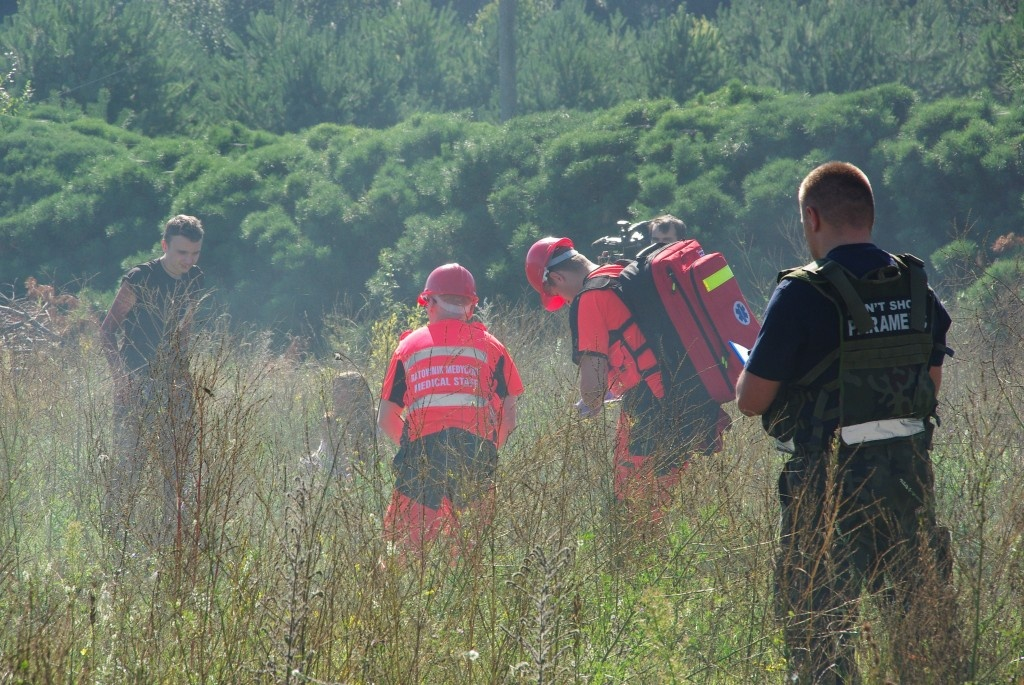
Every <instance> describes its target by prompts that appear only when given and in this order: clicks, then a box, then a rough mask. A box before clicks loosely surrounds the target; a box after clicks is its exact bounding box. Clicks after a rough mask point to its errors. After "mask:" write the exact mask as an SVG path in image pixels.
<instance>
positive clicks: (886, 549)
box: [775, 431, 960, 684]
mask: <svg viewBox="0 0 1024 685" xmlns="http://www.w3.org/2000/svg"><path fill="white" fill-rule="evenodd" d="M929 433H930V431H929ZM928 449H929V438H928V437H925V434H922V435H921V436H915V437H913V438H909V439H902V440H899V441H895V442H889V443H886V444H877V445H872V446H869V447H865V446H861V447H859V448H857V449H853V448H846V447H843V448H840V449H837V450H836V451H835V452H825V453H822V452H813V451H807V450H803V449H800V448H799V447H798V449H797V451H796V453H795V454H794V455H793V457H792V458H791V459H790V460H789V461H788V462H787V463H786V465H785V467H784V469H783V471H782V473H781V475H780V477H779V499H780V504H781V508H782V516H781V536H780V549H779V555H778V559H777V564H776V577H775V584H776V613H777V616H778V618H779V619H780V621H781V622H782V624H783V627H784V632H785V640H786V647H787V651H788V657H789V660H790V666H791V670H792V675H791V678H790V682H794V683H815V684H817V683H859V682H863V680H862V677H861V673H860V669H859V668H858V665H857V661H856V659H855V650H854V647H855V644H856V638H857V637H858V635H859V634H860V633H861V632H862V629H863V628H865V627H867V630H868V631H871V628H870V627H869V626H866V624H864V625H858V613H859V612H858V608H859V600H860V597H861V595H862V593H863V592H865V591H867V592H870V593H872V595H873V597H874V598H875V599H876V600H877V601H878V603H879V607H880V613H881V614H882V616H883V617H884V627H885V630H886V632H887V633H888V637H889V645H890V649H889V650H888V654H889V656H890V660H891V668H892V670H894V671H895V672H896V675H897V677H898V678H899V681H900V682H903V683H928V682H936V683H951V682H955V679H956V672H957V671H956V669H957V668H958V663H959V661H958V655H959V653H960V646H959V636H958V634H957V629H956V611H955V599H954V596H953V591H952V572H953V567H952V556H951V543H950V535H949V531H948V530H947V529H945V528H942V527H940V526H938V525H937V524H936V519H935V483H934V475H933V471H932V464H931V460H930V458H929V454H928ZM862 637H863V636H862ZM868 637H870V635H869V636H868ZM876 675H877V674H876ZM875 679H876V678H871V681H873V680H875Z"/></svg>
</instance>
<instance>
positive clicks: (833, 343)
mask: <svg viewBox="0 0 1024 685" xmlns="http://www.w3.org/2000/svg"><path fill="white" fill-rule="evenodd" d="M826 256H827V257H828V258H829V259H831V260H834V261H836V262H838V263H839V264H841V265H842V266H844V267H846V268H847V269H849V270H850V271H851V272H852V273H853V274H854V275H855V276H857V277H863V276H864V275H866V274H867V273H869V272H871V271H872V270H875V269H879V268H881V267H885V266H890V265H892V264H894V262H893V260H892V257H891V256H890V255H889V253H888V252H885V251H884V250H881V249H880V248H878V247H876V246H875V245H873V244H871V243H858V244H853V245H841V246H839V247H836V248H835V249H833V250H832V251H830V252H829V253H828V255H826ZM935 305H936V306H935V317H936V318H935V321H934V322H933V323H932V336H933V339H934V341H935V343H936V348H935V352H933V354H932V358H931V360H930V364H931V366H941V365H942V362H943V359H944V357H945V355H944V354H943V353H942V350H943V349H945V344H946V333H947V331H948V330H949V327H950V318H949V314H948V313H947V312H946V310H945V308H944V307H943V306H942V303H941V302H938V301H937V300H936V303H935ZM839 342H840V341H839V313H838V312H837V311H836V307H835V305H834V304H833V303H832V301H831V300H829V299H828V298H827V297H825V296H824V295H823V294H821V293H820V292H819V291H818V290H817V289H816V288H815V287H814V286H813V285H811V284H809V283H805V282H803V281H799V280H789V279H787V280H784V281H782V282H781V283H779V285H778V286H777V287H776V288H775V292H774V293H773V294H772V297H771V300H769V302H768V307H767V309H765V313H764V317H763V320H762V323H761V332H760V334H759V335H758V337H757V342H756V343H755V344H754V349H753V350H752V351H751V353H750V359H748V360H747V363H746V369H747V371H749V372H750V373H752V374H754V375H756V376H760V377H761V378H764V379H766V380H771V381H781V382H782V383H783V385H785V384H787V383H792V382H795V381H796V380H798V379H800V378H802V377H804V375H805V374H807V373H808V372H809V371H811V369H813V368H814V367H815V366H817V365H818V364H819V363H820V362H821V360H823V359H824V358H825V357H826V356H828V355H829V354H830V353H831V352H832V351H833V350H835V349H836V347H838V346H839ZM838 372H839V366H838V362H837V363H835V364H833V365H832V366H831V367H830V368H829V369H827V370H826V371H825V372H824V373H823V374H822V376H821V377H820V378H819V379H818V383H819V384H821V385H824V384H826V383H828V382H830V381H832V380H834V379H835V378H836V376H837V374H838ZM837 423H838V422H835V424H833V423H830V424H828V425H826V426H825V428H826V434H830V432H831V431H833V430H834V429H835V425H837ZM808 439H809V437H808V436H807V435H804V434H800V435H797V442H802V441H805V440H808Z"/></svg>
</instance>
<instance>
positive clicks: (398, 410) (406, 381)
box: [377, 264, 523, 555]
mask: <svg viewBox="0 0 1024 685" xmlns="http://www.w3.org/2000/svg"><path fill="white" fill-rule="evenodd" d="M418 302H419V304H420V306H423V307H426V308H427V318H428V321H429V323H427V325H426V326H421V327H420V328H417V329H416V330H414V331H406V332H405V333H403V334H402V336H401V338H400V341H399V343H398V348H397V349H396V350H395V353H394V354H393V355H392V357H391V362H390V364H389V366H388V371H387V375H386V377H385V379H384V386H383V388H382V391H381V402H380V410H379V412H378V415H377V425H378V426H379V428H380V429H381V431H382V432H383V433H384V434H386V435H387V436H388V437H389V438H391V440H393V441H394V442H395V443H396V444H397V445H398V446H399V449H398V453H397V454H396V455H395V459H394V462H393V465H392V468H393V470H394V473H395V489H394V492H393V493H392V497H391V502H390V504H389V506H388V510H387V513H386V515H385V518H384V534H385V538H386V539H387V540H388V541H390V542H393V543H395V545H396V547H398V549H399V551H400V552H403V553H404V552H412V553H415V554H418V555H422V552H423V549H424V545H425V544H426V543H428V542H430V541H431V540H433V539H435V538H436V537H437V536H438V535H439V534H441V533H445V534H449V535H454V534H456V533H458V532H459V530H460V528H461V523H460V519H462V518H464V515H465V514H467V513H472V517H471V518H473V519H474V520H475V521H476V524H477V525H478V526H480V527H485V526H486V525H487V524H489V523H490V521H491V520H492V519H493V516H494V487H495V483H494V475H495V469H496V466H497V462H498V449H499V448H501V447H502V446H503V445H504V443H505V440H506V439H507V438H508V436H509V434H511V433H512V431H513V429H514V428H515V425H516V398H517V397H518V396H519V395H521V394H522V392H523V383H522V380H521V379H520V377H519V370H518V369H517V368H516V365H515V363H514V362H513V361H512V357H511V356H510V355H509V353H508V350H506V349H505V346H504V345H502V344H501V342H499V341H498V339H497V338H495V337H494V336H493V335H491V334H490V333H488V332H487V329H486V328H485V327H484V325H483V324H481V323H478V322H471V321H470V318H471V317H472V316H473V310H474V308H475V307H476V303H477V296H476V284H475V282H474V280H473V275H472V274H471V273H470V272H469V271H468V270H467V269H466V268H465V267H463V266H460V265H458V264H445V265H443V266H439V267H438V268H436V269H434V270H433V271H432V272H431V273H430V276H428V277H427V283H426V286H425V287H424V289H423V292H422V293H421V294H420V296H419V299H418ZM468 537H470V538H471V537H472V536H468ZM466 542H468V543H469V544H471V543H472V540H471V539H469V540H466ZM454 549H455V552H456V553H458V552H459V546H458V545H456V547H455V548H454Z"/></svg>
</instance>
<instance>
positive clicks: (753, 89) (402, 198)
mask: <svg viewBox="0 0 1024 685" xmlns="http://www.w3.org/2000/svg"><path fill="white" fill-rule="evenodd" d="M510 4H512V5H513V8H514V9H515V10H516V14H515V31H514V38H515V56H516V57H515V66H516V69H515V72H514V73H515V81H514V84H515V93H516V94H517V95H516V97H515V100H514V103H515V105H514V113H515V116H506V117H505V118H506V120H505V121H501V120H500V119H501V115H500V113H499V99H500V94H499V68H498V67H499V65H498V42H499V41H498V29H499V27H498V24H499V22H498V19H499V12H498V9H499V3H498V2H483V1H482V0H462V1H460V2H440V1H436V2H430V1H429V0H410V1H407V2H402V3H395V2H390V1H387V0H345V1H331V2H327V1H319V2H318V1H313V0H302V1H298V0H295V1H290V2H279V1H274V0H168V2H160V3H153V2H146V1H145V0H116V1H115V0H81V1H80V2H75V3H66V2H60V1H59V0H33V1H31V2H24V1H23V2H21V3H18V4H17V11H16V12H14V13H11V14H9V15H8V16H6V17H5V18H4V20H3V24H2V26H0V45H2V46H3V51H4V57H3V60H5V61H6V63H7V67H6V69H5V70H4V73H5V75H6V78H5V80H4V82H3V84H2V85H3V90H2V91H0V94H2V99H0V105H2V108H3V110H2V111H3V114H2V118H0V282H2V283H5V284H8V285H7V286H6V287H8V288H10V289H11V290H12V291H13V293H15V294H20V293H23V292H24V290H23V288H24V281H25V279H26V278H28V277H35V278H36V279H38V280H39V281H40V282H44V283H52V284H54V285H56V286H58V287H59V288H61V289H64V290H69V291H72V292H76V293H79V294H81V295H82V296H83V299H85V300H86V301H88V302H90V303H92V304H93V306H94V308H95V309H96V310H103V309H104V308H105V306H106V304H107V303H108V302H109V299H110V297H111V296H112V293H113V291H114V289H115V288H116V286H117V281H118V278H119V276H120V275H121V273H122V272H123V271H124V270H125V268H126V267H129V266H131V265H133V264H134V263H137V262H139V261H142V260H144V259H146V258H149V257H150V256H151V255H153V254H158V252H157V250H158V245H157V243H158V239H159V229H160V226H161V225H162V222H163V221H164V220H166V218H167V217H169V216H171V215H173V214H176V213H190V214H195V215H196V216H199V217H201V218H202V220H203V222H204V224H205V225H206V227H207V230H208V232H209V235H208V238H207V241H206V244H205V246H204V251H203V262H202V263H203V267H204V269H205V270H206V272H207V274H208V277H209V280H210V282H211V283H212V284H213V285H214V286H216V287H217V288H218V290H219V296H220V299H221V301H222V302H223V303H224V305H225V306H226V307H227V308H228V309H229V310H230V311H231V312H232V313H233V315H234V316H235V317H236V319H237V320H239V321H245V322H252V323H254V324H257V325H259V326H263V327H269V328H273V329H275V330H277V331H290V332H300V331H304V332H306V333H309V332H311V329H312V330H316V328H317V327H318V324H319V323H320V322H321V321H322V319H323V317H324V316H325V315H327V314H330V313H332V312H338V311H344V312H345V313H346V314H353V313H356V312H360V311H361V312H363V313H364V314H367V315H368V316H376V315H378V314H380V313H381V312H382V311H384V310H386V309H387V308H388V306H389V305H390V304H391V303H393V302H396V301H397V302H410V301H412V299H414V296H415V294H416V292H418V288H419V287H420V286H421V285H422V283H423V281H424V278H425V276H426V274H427V273H429V271H430V270H431V269H432V268H433V267H435V266H437V265H438V264H441V263H444V262H447V261H452V260H457V261H459V262H461V263H463V264H465V265H466V266H468V267H469V268H470V269H471V270H472V271H473V272H474V274H475V275H476V277H477V281H478V288H479V290H480V294H481V296H482V297H484V298H486V299H488V300H491V301H494V300H507V301H518V300H520V299H521V298H522V297H523V295H524V294H528V293H525V280H524V279H523V275H522V267H521V264H522V258H523V255H524V253H525V250H526V248H527V247H528V246H529V245H530V244H531V243H532V241H533V240H535V239H536V238H538V237H540V236H542V235H548V234H553V235H563V234H564V235H569V236H571V237H573V238H574V239H575V240H576V241H577V243H578V244H580V245H582V246H586V245H587V244H588V243H589V242H590V241H592V240H593V239H595V238H597V237H599V236H602V235H607V234H609V233H614V232H615V230H616V222H617V221H619V220H639V219H643V218H649V217H650V216H652V215H655V214H659V213H663V212H670V213H673V214H675V215H677V216H680V217H682V218H683V219H684V220H685V221H686V222H687V224H688V225H689V227H690V229H691V233H692V235H693V236H694V237H697V238H699V239H701V240H702V241H703V242H705V243H706V244H707V246H708V247H709V248H711V249H716V250H722V251H725V252H726V254H727V256H729V258H730V259H731V260H732V261H733V262H735V266H736V269H737V272H738V273H739V275H740V278H741V282H743V283H744V284H745V287H746V288H747V289H748V290H750V291H751V296H752V297H754V299H755V300H758V299H759V296H763V295H764V294H765V293H766V292H767V291H768V290H770V285H771V283H772V279H773V277H774V273H775V270H776V269H777V268H781V267H783V266H789V265H792V264H795V263H799V262H800V261H801V260H802V259H803V251H802V249H800V248H799V247H794V246H793V244H792V240H786V239H785V236H787V235H790V236H791V235H792V233H793V231H794V227H795V226H796V225H797V215H796V211H795V202H794V199H793V196H794V191H795V187H796V185H797V184H798V182H799V180H800V178H802V176H803V174H804V173H806V171H807V170H809V169H810V168H812V167H813V166H814V165H816V164H818V163H820V162H821V161H825V160H827V159H832V158H837V159H844V160H849V161H852V162H854V163H856V164H858V165H860V166H861V167H862V168H864V169H865V170H866V171H867V173H868V174H869V176H870V178H871V179H872V180H873V181H874V184H875V187H876V194H877V196H878V204H879V225H878V231H877V236H878V240H879V242H880V243H881V244H882V245H883V246H886V247H890V248H892V249H900V250H911V251H913V252H915V253H917V254H918V255H919V256H921V257H922V258H924V259H926V260H931V265H932V266H933V267H934V269H935V273H934V274H933V279H934V280H936V282H939V281H940V280H941V279H942V278H948V277H952V276H953V275H954V274H955V275H956V276H957V278H958V279H959V278H960V277H966V279H967V283H968V284H969V283H972V282H974V281H976V280H977V279H978V278H979V277H981V276H982V274H983V272H984V271H985V270H986V269H991V268H992V263H993V262H996V261H1001V260H1002V261H1005V259H1006V258H1007V257H1009V256H1011V255H1010V253H1012V252H1013V249H1014V248H1015V245H1016V243H1015V241H1014V240H1013V239H1010V240H1009V241H1006V240H1004V241H1002V242H1000V243H999V244H998V245H997V242H996V241H997V239H998V238H999V237H1000V236H1006V235H1007V234H1010V233H1013V232H1015V231H1016V232H1019V231H1020V227H1021V226H1022V220H1024V192H1022V189H1024V142H1022V141H1024V108H1022V107H1021V104H1022V100H1024V12H1022V11H1021V8H1022V4H1021V3H1020V2H1019V0H1018V1H1016V2H1014V1H1013V0H970V1H968V0H919V1H917V2H894V1H892V0H869V1H867V2H835V1H831V0H806V1H805V0H779V1H777V2H767V3H764V2H755V1H753V0H736V1H734V2H727V3H721V2H716V1H713V0H704V1H702V2H693V3H690V4H685V3H680V2H669V1H667V0H646V1H645V0H637V1H630V2H627V1H625V0H621V1H619V2H615V1H612V0H605V1H603V2H601V1H599V0H590V1H587V2H585V1H584V0H566V1H565V2H560V1H555V0H519V1H518V2H517V3H510ZM10 10H11V8H8V10H7V11H8V12H10ZM993 246H995V247H997V248H998V249H1000V250H1001V252H993V251H992V248H993ZM1008 251H1009V252H1008ZM996 268H997V269H1000V268H1001V269H1003V270H1004V271H1005V270H1006V269H1008V268H1010V267H1008V266H1005V265H1003V266H999V267H996ZM957 285H958V288H959V289H962V286H964V283H963V281H962V280H958V283H957ZM367 305H369V307H367Z"/></svg>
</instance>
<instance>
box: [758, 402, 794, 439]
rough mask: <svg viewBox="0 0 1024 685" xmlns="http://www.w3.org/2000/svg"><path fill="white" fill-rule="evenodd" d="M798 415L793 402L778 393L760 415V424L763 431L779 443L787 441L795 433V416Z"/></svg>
mask: <svg viewBox="0 0 1024 685" xmlns="http://www.w3.org/2000/svg"><path fill="white" fill-rule="evenodd" d="M798 415H799V412H798V411H797V410H796V407H794V406H793V403H792V402H789V401H787V399H786V398H783V397H782V396H781V395H780V396H778V397H776V398H775V400H774V401H773V402H772V403H771V406H769V407H768V411H766V412H765V413H764V414H762V415H761V425H762V426H763V427H764V431H765V433H767V434H768V435H770V436H771V437H773V438H775V440H776V441H778V442H779V443H789V442H791V441H792V440H793V437H794V436H795V435H796V417H797V416H798Z"/></svg>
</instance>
